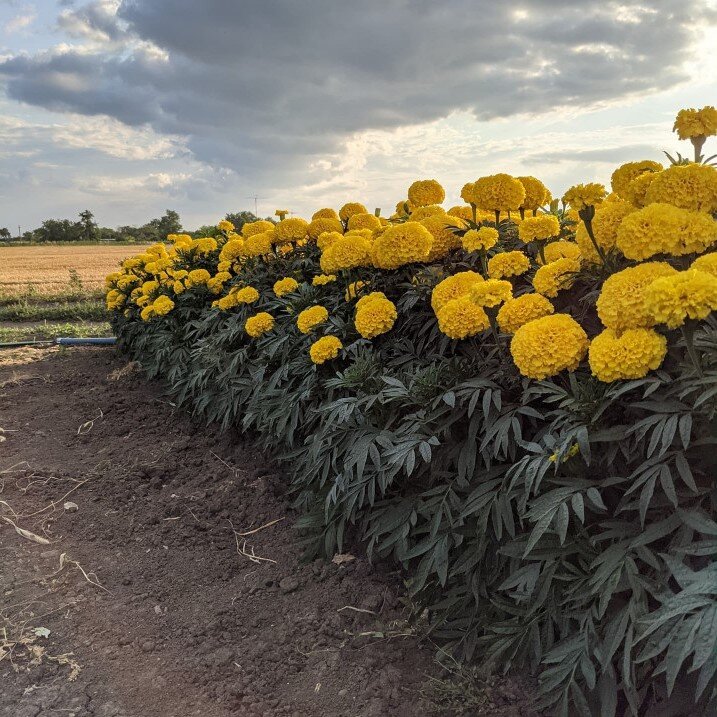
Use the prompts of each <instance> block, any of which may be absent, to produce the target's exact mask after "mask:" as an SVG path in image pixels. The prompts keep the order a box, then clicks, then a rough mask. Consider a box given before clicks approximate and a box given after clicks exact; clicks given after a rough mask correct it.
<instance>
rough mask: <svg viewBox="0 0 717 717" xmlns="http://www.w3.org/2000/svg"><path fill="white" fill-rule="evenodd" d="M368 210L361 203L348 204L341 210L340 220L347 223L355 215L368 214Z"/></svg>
mask: <svg viewBox="0 0 717 717" xmlns="http://www.w3.org/2000/svg"><path fill="white" fill-rule="evenodd" d="M367 212H368V209H366V207H364V205H363V204H360V203H359V202H347V203H346V204H344V205H343V207H341V209H339V219H341V220H342V221H344V222H347V221H348V220H349V219H350V218H351V217H352V216H353V215H354V214H366V213H367Z"/></svg>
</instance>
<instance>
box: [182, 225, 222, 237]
mask: <svg viewBox="0 0 717 717" xmlns="http://www.w3.org/2000/svg"><path fill="white" fill-rule="evenodd" d="M220 234H221V232H220V231H219V229H217V228H216V227H215V226H214V225H213V224H205V225H204V226H201V227H199V229H196V230H195V231H193V232H189V236H191V237H192V239H199V238H200V237H218V236H219V235H220Z"/></svg>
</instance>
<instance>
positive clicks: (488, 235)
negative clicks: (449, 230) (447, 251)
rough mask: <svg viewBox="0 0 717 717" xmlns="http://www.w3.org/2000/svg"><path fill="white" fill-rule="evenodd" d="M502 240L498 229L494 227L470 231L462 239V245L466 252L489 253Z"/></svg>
mask: <svg viewBox="0 0 717 717" xmlns="http://www.w3.org/2000/svg"><path fill="white" fill-rule="evenodd" d="M499 238H500V234H499V233H498V230H497V229H493V227H479V228H478V229H469V230H468V231H467V232H466V233H465V234H464V235H463V237H462V239H461V244H463V248H464V249H465V250H466V251H488V249H492V248H493V247H494V246H495V245H496V244H497V243H498V239H499Z"/></svg>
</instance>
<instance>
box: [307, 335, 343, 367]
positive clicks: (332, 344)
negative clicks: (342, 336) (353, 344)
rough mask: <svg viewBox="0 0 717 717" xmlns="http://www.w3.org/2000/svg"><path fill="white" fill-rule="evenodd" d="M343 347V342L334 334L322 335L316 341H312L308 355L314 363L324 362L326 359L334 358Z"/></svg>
mask: <svg viewBox="0 0 717 717" xmlns="http://www.w3.org/2000/svg"><path fill="white" fill-rule="evenodd" d="M343 347H344V346H343V344H342V343H341V341H340V340H339V339H338V338H337V337H336V336H322V337H321V338H320V339H318V341H314V343H313V344H311V348H310V349H309V356H310V357H311V360H312V361H313V362H314V363H315V364H322V363H326V361H330V360H331V359H335V358H336V357H337V356H338V355H339V351H340V350H341V349H342V348H343Z"/></svg>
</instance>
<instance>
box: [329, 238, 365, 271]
mask: <svg viewBox="0 0 717 717" xmlns="http://www.w3.org/2000/svg"><path fill="white" fill-rule="evenodd" d="M323 236H324V235H322V237H323ZM319 264H320V266H321V271H323V272H324V274H334V273H336V272H337V271H345V270H346V269H354V268H356V267H359V266H369V265H370V264H371V243H370V242H369V241H368V240H366V239H364V238H363V237H361V236H355V235H350V236H342V237H341V238H339V239H337V240H336V241H333V242H332V243H330V244H329V245H328V247H326V249H324V250H323V252H322V254H321V259H320V260H319Z"/></svg>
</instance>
